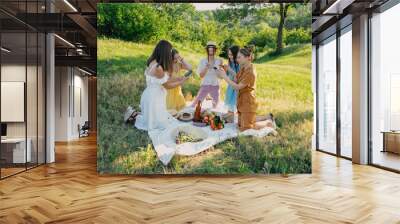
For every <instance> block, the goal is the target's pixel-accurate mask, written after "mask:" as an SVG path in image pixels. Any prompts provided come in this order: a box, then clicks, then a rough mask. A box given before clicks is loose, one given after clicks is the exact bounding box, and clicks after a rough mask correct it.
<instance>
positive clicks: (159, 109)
mask: <svg viewBox="0 0 400 224" xmlns="http://www.w3.org/2000/svg"><path fill="white" fill-rule="evenodd" d="M171 51H172V45H171V44H170V43H169V42H168V41H166V40H161V41H160V42H158V44H157V45H156V47H155V49H154V51H153V53H152V55H151V56H150V58H149V59H148V60H147V68H146V70H145V71H144V75H145V77H146V89H145V90H144V91H143V93H142V96H141V98H140V109H141V113H138V112H135V111H132V113H130V114H131V116H130V118H129V119H128V120H129V121H134V122H135V126H136V128H138V129H142V130H147V131H151V130H154V129H165V128H166V127H167V126H168V125H170V124H171V123H173V122H174V121H175V118H174V117H172V116H171V114H170V113H169V112H168V111H167V103H166V95H167V91H166V89H171V88H175V87H177V86H180V85H182V84H183V83H184V82H185V81H186V80H187V79H188V78H187V77H173V78H170V76H169V74H171V72H172V69H173V58H172V53H171ZM128 110H129V108H128ZM135 119H136V120H135ZM125 121H127V119H126V118H125Z"/></svg>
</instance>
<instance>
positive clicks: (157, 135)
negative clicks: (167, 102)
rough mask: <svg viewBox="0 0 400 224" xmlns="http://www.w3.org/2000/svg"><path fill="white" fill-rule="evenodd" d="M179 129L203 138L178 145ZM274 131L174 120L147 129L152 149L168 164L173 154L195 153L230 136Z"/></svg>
mask: <svg viewBox="0 0 400 224" xmlns="http://www.w3.org/2000/svg"><path fill="white" fill-rule="evenodd" d="M208 107H211V102H204V103H203V108H204V109H207V108H208ZM193 110H194V108H191V107H186V108H184V109H183V110H182V112H192V111H193ZM224 110H225V108H224V107H223V106H221V107H217V108H216V109H214V111H215V112H222V113H224V112H226V111H224ZM180 130H184V131H185V132H188V133H190V134H193V135H195V136H196V135H197V136H202V139H203V140H202V141H200V142H187V143H183V144H179V145H178V144H176V142H175V136H176V134H177V132H178V131H180ZM274 131H275V130H274V129H273V128H269V127H266V128H263V129H261V130H254V129H250V130H246V131H244V132H240V131H239V130H238V129H237V124H236V123H228V124H225V128H223V129H221V130H216V131H213V130H211V128H210V127H209V126H206V127H196V126H194V125H193V124H192V122H182V121H179V120H176V121H174V122H172V123H171V125H169V126H168V127H167V128H165V129H164V130H153V131H149V132H148V134H149V137H150V139H151V141H152V143H153V146H154V149H155V151H156V152H157V156H158V158H159V160H160V161H161V162H162V163H163V164H164V165H168V163H169V162H170V161H171V159H172V158H173V156H174V155H184V156H191V155H196V154H198V153H200V152H203V151H205V150H207V149H209V148H210V147H212V146H214V145H216V144H218V143H220V142H223V141H225V140H227V139H230V138H235V137H238V136H249V135H251V136H256V137H264V136H267V135H268V134H270V133H272V132H274Z"/></svg>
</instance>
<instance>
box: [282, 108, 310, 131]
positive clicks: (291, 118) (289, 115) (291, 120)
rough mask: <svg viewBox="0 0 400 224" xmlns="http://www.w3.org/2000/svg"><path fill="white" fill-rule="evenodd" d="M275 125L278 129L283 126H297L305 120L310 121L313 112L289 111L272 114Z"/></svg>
mask: <svg viewBox="0 0 400 224" xmlns="http://www.w3.org/2000/svg"><path fill="white" fill-rule="evenodd" d="M274 116H275V120H276V121H275V122H276V125H277V126H278V127H279V128H282V127H284V126H285V125H288V124H290V125H292V126H293V125H298V124H301V123H303V122H305V121H306V120H310V121H311V120H312V119H313V116H314V113H313V111H310V110H308V111H290V112H278V113H276V114H274Z"/></svg>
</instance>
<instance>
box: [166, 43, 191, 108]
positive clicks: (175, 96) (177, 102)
mask: <svg viewBox="0 0 400 224" xmlns="http://www.w3.org/2000/svg"><path fill="white" fill-rule="evenodd" d="M172 58H173V59H174V64H173V72H172V74H171V77H170V78H178V76H177V75H178V74H179V72H180V70H182V69H184V70H191V69H192V65H190V64H189V63H188V62H186V61H185V60H184V59H183V58H182V57H181V56H180V55H179V52H178V51H177V50H176V49H172ZM185 106H186V101H185V97H184V96H183V94H182V89H181V86H177V87H175V88H173V89H168V90H167V109H168V110H175V111H176V112H178V111H180V110H182V109H183V108H184V107H185Z"/></svg>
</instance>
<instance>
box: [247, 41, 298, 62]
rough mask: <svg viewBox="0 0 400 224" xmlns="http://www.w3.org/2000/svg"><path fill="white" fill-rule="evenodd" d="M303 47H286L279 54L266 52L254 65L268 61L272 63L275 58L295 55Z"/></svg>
mask: <svg viewBox="0 0 400 224" xmlns="http://www.w3.org/2000/svg"><path fill="white" fill-rule="evenodd" d="M304 46H305V45H303V44H296V45H291V46H288V47H286V48H284V49H283V50H282V53H281V54H276V53H275V51H270V52H267V53H266V54H264V55H263V56H261V57H259V58H257V60H255V61H254V63H256V64H262V63H266V62H269V61H273V60H275V59H277V58H280V57H283V56H286V55H289V54H292V53H295V52H297V51H298V50H299V49H301V48H303V47H304Z"/></svg>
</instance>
